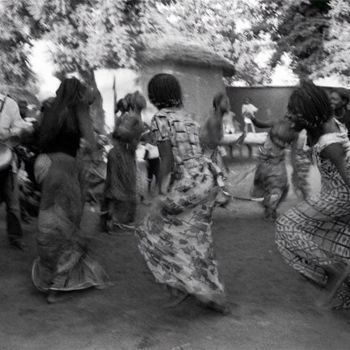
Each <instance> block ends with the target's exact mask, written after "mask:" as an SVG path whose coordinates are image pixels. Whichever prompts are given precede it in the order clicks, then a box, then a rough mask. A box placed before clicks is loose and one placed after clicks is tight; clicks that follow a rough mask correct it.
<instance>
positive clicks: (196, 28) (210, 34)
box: [162, 0, 269, 84]
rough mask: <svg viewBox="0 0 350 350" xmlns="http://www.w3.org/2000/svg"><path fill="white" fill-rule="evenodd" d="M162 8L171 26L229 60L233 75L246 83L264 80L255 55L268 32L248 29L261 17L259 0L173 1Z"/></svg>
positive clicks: (267, 41)
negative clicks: (252, 0)
mask: <svg viewBox="0 0 350 350" xmlns="http://www.w3.org/2000/svg"><path fill="white" fill-rule="evenodd" d="M162 10H163V11H162V12H163V15H164V16H165V17H167V18H169V20H170V23H171V25H172V27H175V28H176V29H177V30H178V31H179V32H181V33H182V34H184V35H185V36H188V37H190V38H192V39H196V40H197V41H200V42H202V43H203V45H207V46H209V47H211V48H212V49H213V50H214V51H215V52H217V53H219V54H221V55H222V56H223V57H225V58H227V59H228V60H229V61H231V62H232V63H233V64H234V65H235V67H236V71H237V74H236V76H235V77H234V79H236V80H244V81H246V82H247V83H249V84H254V83H262V82H264V81H266V80H267V78H268V74H267V70H266V69H265V68H264V67H263V66H262V65H260V64H259V63H258V60H257V57H258V55H259V53H261V52H262V51H264V50H265V49H266V48H269V40H268V36H267V35H266V34H265V33H261V32H258V33H257V34H255V33H254V31H253V30H252V28H253V26H256V25H257V23H260V21H261V17H259V14H260V12H261V11H260V9H259V1H257V2H255V4H254V3H253V2H251V1H245V0H223V1H220V2H219V1H210V0H189V1H177V2H176V3H175V4H174V3H173V4H172V5H170V6H166V7H164V8H163V9H162Z"/></svg>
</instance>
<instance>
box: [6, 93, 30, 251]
mask: <svg viewBox="0 0 350 350" xmlns="http://www.w3.org/2000/svg"><path fill="white" fill-rule="evenodd" d="M30 132H32V127H31V125H30V124H29V125H28V124H27V123H26V122H25V121H24V120H23V119H22V118H21V115H20V112H19V108H18V105H17V103H16V102H15V101H14V100H13V99H12V98H10V97H9V96H6V95H3V94H0V203H1V202H2V201H4V202H5V204H6V225H7V234H8V239H9V242H10V244H11V245H12V246H13V247H16V248H19V249H23V248H24V244H23V242H22V236H23V232H22V226H21V222H20V215H21V214H20V203H19V188H18V181H17V170H18V169H17V162H16V155H15V152H13V151H12V148H13V146H15V145H16V144H18V143H19V140H20V137H21V136H23V134H25V133H30Z"/></svg>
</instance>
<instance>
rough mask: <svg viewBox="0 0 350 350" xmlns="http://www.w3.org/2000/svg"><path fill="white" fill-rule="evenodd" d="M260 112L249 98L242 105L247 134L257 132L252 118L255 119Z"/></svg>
mask: <svg viewBox="0 0 350 350" xmlns="http://www.w3.org/2000/svg"><path fill="white" fill-rule="evenodd" d="M257 111H258V108H257V107H255V106H254V105H253V104H252V101H251V99H250V98H249V97H247V98H245V100H244V102H243V105H242V119H243V121H244V124H245V132H246V133H247V132H256V130H255V127H254V124H253V123H252V120H251V119H252V118H255V113H256V112H257Z"/></svg>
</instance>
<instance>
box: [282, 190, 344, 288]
mask: <svg viewBox="0 0 350 350" xmlns="http://www.w3.org/2000/svg"><path fill="white" fill-rule="evenodd" d="M276 243H277V247H278V250H279V251H280V253H281V254H282V257H283V259H284V260H285V261H286V263H287V264H288V265H290V266H291V267H293V268H294V269H295V270H296V271H298V272H299V273H301V274H302V275H304V276H305V277H307V278H309V279H311V280H312V281H314V282H315V283H317V284H319V285H323V286H324V285H326V283H327V273H326V271H325V269H324V266H326V265H329V264H333V263H337V262H346V263H347V264H349V263H350V192H349V191H348V190H344V191H341V187H338V188H329V189H327V190H325V191H323V190H321V194H320V195H319V196H315V197H312V198H310V199H308V200H307V201H304V202H301V203H300V204H298V205H297V206H296V207H294V208H292V209H290V210H288V211H287V212H286V213H285V214H284V215H282V216H281V217H279V218H278V220H277V225H276Z"/></svg>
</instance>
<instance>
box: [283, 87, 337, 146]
mask: <svg viewBox="0 0 350 350" xmlns="http://www.w3.org/2000/svg"><path fill="white" fill-rule="evenodd" d="M288 112H289V113H292V114H293V115H294V116H295V120H294V122H295V129H296V130H297V131H301V130H302V129H306V131H307V132H308V135H309V136H310V138H311V139H313V140H315V141H316V140H318V138H319V137H320V136H321V133H322V128H323V125H324V124H325V123H326V122H327V121H328V120H330V119H331V117H332V108H331V104H330V101H329V98H328V95H327V94H326V92H325V91H324V90H323V89H322V88H320V87H319V86H316V85H314V84H313V83H312V82H309V81H304V82H302V83H301V85H300V87H299V88H297V89H295V90H294V91H293V93H292V95H291V96H290V98H289V102H288Z"/></svg>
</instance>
